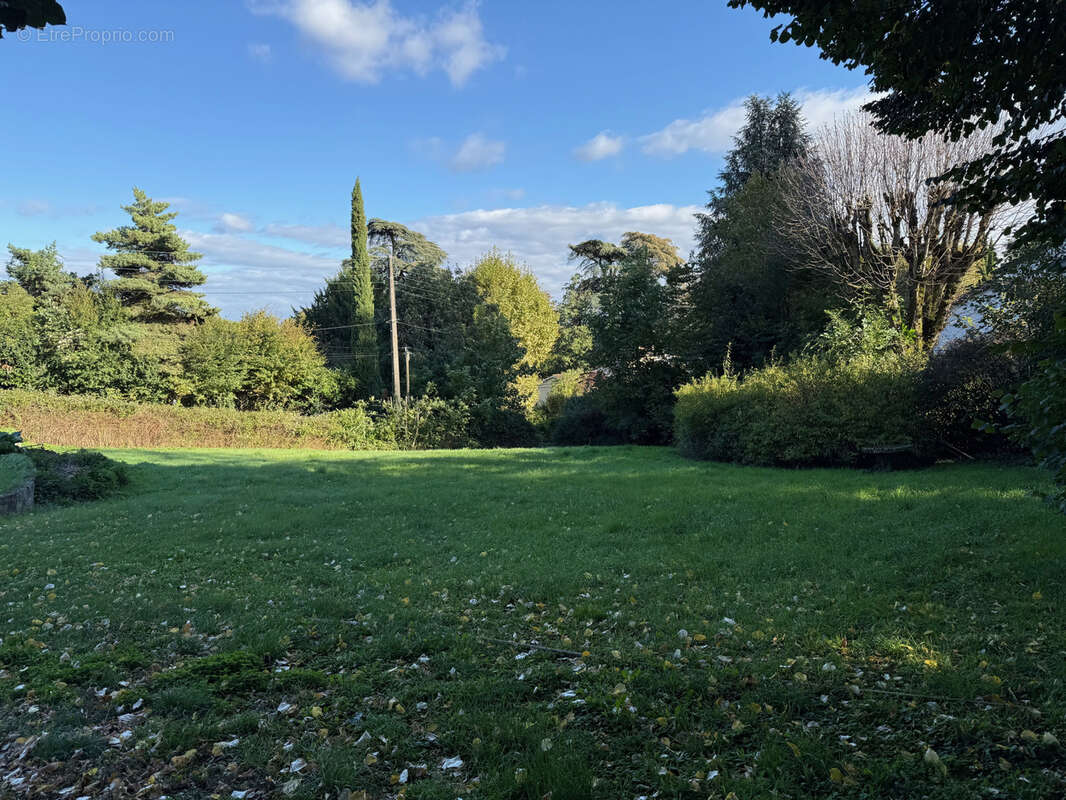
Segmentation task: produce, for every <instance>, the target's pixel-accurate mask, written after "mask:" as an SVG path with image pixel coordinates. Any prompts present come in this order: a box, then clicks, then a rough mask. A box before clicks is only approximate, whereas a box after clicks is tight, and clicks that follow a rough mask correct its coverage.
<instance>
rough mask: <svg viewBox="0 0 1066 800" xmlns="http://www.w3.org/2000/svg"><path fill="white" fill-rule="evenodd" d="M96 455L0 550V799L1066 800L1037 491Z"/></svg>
mask: <svg viewBox="0 0 1066 800" xmlns="http://www.w3.org/2000/svg"><path fill="white" fill-rule="evenodd" d="M107 454H108V455H110V456H111V457H113V458H117V459H119V460H122V461H125V462H127V463H128V464H130V465H131V468H130V477H131V483H130V485H129V486H128V487H126V488H125V489H124V490H123V491H122V493H121V494H120V495H119V496H117V497H114V498H111V499H108V500H104V501H99V502H95V503H87V504H81V505H76V506H70V507H62V508H42V509H38V510H36V511H34V512H32V513H30V514H27V515H24V516H19V517H13V518H4V519H2V520H0V603H2V606H3V623H2V627H0V636H2V639H3V642H2V645H0V669H2V671H0V795H3V796H8V795H10V796H13V797H21V796H26V797H34V798H53V797H60V796H63V797H68V798H75V797H79V796H88V797H103V796H105V790H106V789H107V787H108V786H112V787H113V791H114V794H113V795H107V796H109V797H110V796H113V797H116V798H118V797H133V796H134V795H136V796H138V797H147V798H158V797H161V796H163V795H166V796H168V797H170V798H175V799H177V798H202V797H206V796H222V797H230V796H231V793H232V792H237V793H238V794H236V795H233V796H235V797H242V796H244V797H247V798H266V797H275V796H277V797H285V796H291V797H306V798H310V797H319V798H320V797H325V796H327V794H328V796H330V797H338V795H342V796H343V793H344V792H345V791H346V790H347V791H348V792H349V794H348V795H347V796H348V797H350V798H361V797H364V796H365V797H367V798H380V797H396V796H400V795H403V796H406V797H408V798H440V799H442V800H443V799H445V798H446V799H447V800H454V799H455V798H458V797H462V798H464V799H465V800H470V798H536V799H538V800H539V799H540V798H546V797H548V798H551V800H566V799H567V798H589V797H594V798H637V797H641V796H645V797H649V798H650V797H653V796H654V797H662V798H689V797H691V798H707V797H712V798H719V797H721V798H725V797H729V798H734V797H735V798H757V797H758V798H762V797H792V798H797V797H879V798H880V797H895V798H915V797H928V798H975V797H996V796H999V797H1011V798H1050V797H1062V796H1064V795H1066V757H1064V751H1063V749H1062V747H1061V746H1060V745H1059V742H1060V741H1064V742H1066V719H1064V712H1066V694H1064V685H1063V680H1064V678H1066V596H1064V588H1066V581H1064V577H1066V568H1064V564H1066V561H1064V556H1066V535H1064V534H1066V518H1064V517H1063V516H1061V515H1058V514H1055V513H1054V512H1053V511H1052V510H1051V509H1050V508H1049V507H1047V506H1046V505H1045V504H1044V503H1042V502H1041V500H1040V499H1038V498H1037V497H1036V496H1035V493H1036V492H1039V491H1044V490H1047V489H1048V488H1049V485H1048V482H1047V480H1046V476H1045V474H1044V473H1042V472H1039V471H1037V470H1033V469H1028V468H1019V467H1003V466H990V465H980V464H971V465H961V466H939V467H936V468H931V469H926V470H919V471H914V472H896V473H864V472H859V471H843V470H809V471H785V470H772V469H758V468H744V467H736V466H727V465H720V464H710V463H699V462H692V461H686V460H683V459H681V458H680V457H679V456H678V455H677V454H676V453H674V452H673V451H671V450H667V449H655V448H640V449H636V448H608V449H599V448H585V449H546V450H497V451H451V452H423V453H347V452H323V451H280V450H279V451H270V450H260V451H256V450H243V451H242V450H199V451H197V450H183V451H176V450H175V451H145V450H140V451H138V450H120V451H108V452H107ZM532 643H536V644H538V645H541V646H542V647H543V648H554V649H552V650H549V649H538V648H534V647H531V646H529V645H530V644H532ZM67 789H70V791H69V792H67V793H66V794H64V795H60V791H61V790H67ZM240 792H248V794H246V795H241V794H240Z"/></svg>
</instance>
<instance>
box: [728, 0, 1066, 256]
mask: <svg viewBox="0 0 1066 800" xmlns="http://www.w3.org/2000/svg"><path fill="white" fill-rule="evenodd" d="M729 5H730V6H731V7H733V8H741V7H743V6H747V5H751V6H753V7H755V8H757V9H760V10H762V11H763V12H764V14H765V15H766V16H774V15H777V14H784V15H789V16H791V17H792V19H790V20H789V21H787V22H783V23H781V24H779V25H777V26H776V27H775V28H774V29H773V32H772V33H771V38H772V39H773V40H774V41H780V42H788V41H794V42H796V43H797V44H801V45H808V46H810V45H817V46H818V47H819V48H820V49H821V51H822V57H823V58H825V59H828V60H830V61H832V62H833V63H835V64H843V65H844V66H846V67H848V68H849V69H854V68H856V67H863V68H864V69H865V71H866V73H867V74H868V75H869V76H870V79H871V80H870V84H871V88H872V89H873V90H874V91H875V92H878V93H883V94H882V96H880V97H878V98H877V99H875V100H873V101H871V102H870V103H869V104H868V105H867V106H866V108H867V110H869V111H870V112H872V113H873V114H874V116H875V118H876V125H877V127H878V129H879V130H881V131H882V132H884V133H889V134H898V135H902V136H908V137H921V136H924V135H925V134H926V133H927V132H929V131H936V132H938V133H941V134H943V135H944V136H946V137H947V138H948V139H949V140H952V141H957V140H960V139H963V138H965V137H967V136H969V135H970V134H972V133H973V132H974V131H975V130H976V129H977V128H978V127H980V126H988V125H995V124H999V125H1001V128H1000V130H999V131H998V133H997V135H996V137H995V140H994V142H993V143H992V144H993V147H992V148H991V149H989V150H987V151H985V152H982V153H978V154H975V157H974V158H972V159H970V160H968V161H966V162H965V163H960V164H952V165H951V166H950V169H949V170H946V171H945V172H944V173H942V175H946V176H947V177H948V178H950V180H951V181H952V183H954V184H956V188H955V190H954V193H955V196H956V197H955V199H956V200H957V201H961V202H964V203H966V204H968V205H975V206H976V207H978V208H979V209H985V210H987V209H990V208H995V207H997V206H1001V205H1005V204H1015V203H1020V202H1024V201H1027V200H1032V201H1033V202H1034V203H1035V211H1036V214H1035V216H1034V217H1033V219H1032V220H1031V221H1030V222H1029V223H1028V224H1027V225H1026V226H1025V228H1024V233H1025V234H1026V236H1027V237H1038V238H1044V239H1047V240H1049V241H1050V242H1052V243H1056V242H1061V241H1063V238H1064V237H1066V179H1064V178H1063V175H1064V174H1066V126H1063V125H1062V124H1061V123H1062V121H1063V120H1064V119H1066V4H1063V3H1061V2H1052V1H1051V0H1011V2H1003V1H1002V0H966V2H959V1H958V0H896V1H895V2H891V3H888V2H886V3H856V2H854V1H853V0H729Z"/></svg>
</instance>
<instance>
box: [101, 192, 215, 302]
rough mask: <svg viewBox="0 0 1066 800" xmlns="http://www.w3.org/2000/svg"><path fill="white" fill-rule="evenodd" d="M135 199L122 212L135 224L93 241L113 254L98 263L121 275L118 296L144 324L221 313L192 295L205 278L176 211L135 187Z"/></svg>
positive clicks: (114, 287)
mask: <svg viewBox="0 0 1066 800" xmlns="http://www.w3.org/2000/svg"><path fill="white" fill-rule="evenodd" d="M133 196H134V202H133V204H132V205H128V206H123V207H122V208H123V210H124V211H126V212H127V213H128V214H129V215H130V217H131V219H132V222H133V224H132V225H123V226H121V227H119V228H115V229H114V230H110V231H101V232H100V233H95V234H93V237H92V238H93V241H95V242H100V243H101V244H105V245H107V247H108V249H110V250H113V251H115V252H114V253H113V254H110V255H105V256H101V258H100V266H101V267H102V268H104V269H109V270H111V271H112V272H114V273H115V275H116V276H117V277H116V279H115V280H114V281H112V282H111V288H112V290H113V292H114V293H115V296H116V297H118V299H119V300H120V301H121V303H122V304H123V306H125V307H126V309H127V311H128V313H129V314H130V316H131V317H132V318H133V319H135V320H137V321H140V322H180V321H201V320H204V319H206V318H207V317H210V316H213V315H215V314H217V313H218V309H215V308H212V307H211V306H209V305H208V304H207V302H206V301H205V300H204V299H203V295H202V294H197V293H195V292H190V291H188V289H190V288H191V287H193V286H200V285H202V284H203V283H204V282H205V281H206V280H207V276H206V275H204V274H203V273H202V272H201V271H200V270H199V269H198V268H197V266H196V262H197V261H199V260H200V259H201V258H202V256H201V254H200V253H194V252H192V251H191V250H189V243H188V242H186V241H185V240H184V239H183V238H181V236H179V235H178V229H177V226H175V225H174V218H175V217H177V216H178V215H177V212H175V211H170V212H168V211H167V209H168V208H169V207H170V204H169V203H164V202H159V201H155V200H152V199H151V198H150V197H149V196H148V195H146V194H145V193H144V192H143V191H141V190H140V189H138V188H136V187H134V189H133Z"/></svg>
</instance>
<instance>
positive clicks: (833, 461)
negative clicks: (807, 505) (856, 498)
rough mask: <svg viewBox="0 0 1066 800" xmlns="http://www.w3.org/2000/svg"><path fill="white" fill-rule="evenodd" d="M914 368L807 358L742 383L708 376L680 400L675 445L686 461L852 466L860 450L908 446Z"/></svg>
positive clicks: (876, 360) (874, 360) (896, 359)
mask: <svg viewBox="0 0 1066 800" xmlns="http://www.w3.org/2000/svg"><path fill="white" fill-rule="evenodd" d="M919 368H920V360H919V359H918V357H916V356H909V355H897V354H892V353H886V354H882V355H869V354H859V355H853V356H851V357H850V358H848V359H846V360H843V361H834V360H832V359H830V358H828V357H826V356H823V355H806V356H801V357H799V358H796V359H794V360H793V361H791V362H789V363H787V364H781V365H771V366H768V367H764V368H763V369H760V370H756V371H754V372H751V373H749V374H748V375H747V376H746V377H745V378H743V379H740V378H737V377H734V376H731V375H725V376H720V377H713V376H707V377H705V378H701V379H699V380H696V381H693V382H691V383H688V384H686V385H685V386H683V387H681V389H679V390H678V392H677V406H676V408H675V435H676V438H677V443H678V446H679V447H680V449H681V452H682V453H683V454H684V455H686V456H689V457H691V458H708V459H713V460H718V461H736V462H739V463H742V464H762V465H772V466H815V465H849V464H854V463H855V462H856V461H857V460H858V459H859V455H860V448H862V447H864V446H875V445H879V444H881V445H887V444H896V443H901V442H909V441H911V440H912V439H913V437H914V436H915V433H916V423H915V414H914V409H915V395H916V383H917V376H918V373H919Z"/></svg>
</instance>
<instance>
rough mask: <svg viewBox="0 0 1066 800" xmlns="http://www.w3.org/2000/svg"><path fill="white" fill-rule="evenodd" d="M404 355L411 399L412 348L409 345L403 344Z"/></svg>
mask: <svg viewBox="0 0 1066 800" xmlns="http://www.w3.org/2000/svg"><path fill="white" fill-rule="evenodd" d="M403 357H404V360H405V361H406V362H407V363H406V365H405V369H404V375H406V376H407V399H408V401H410V399H411V348H410V347H408V346H407V345H404V346H403Z"/></svg>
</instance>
